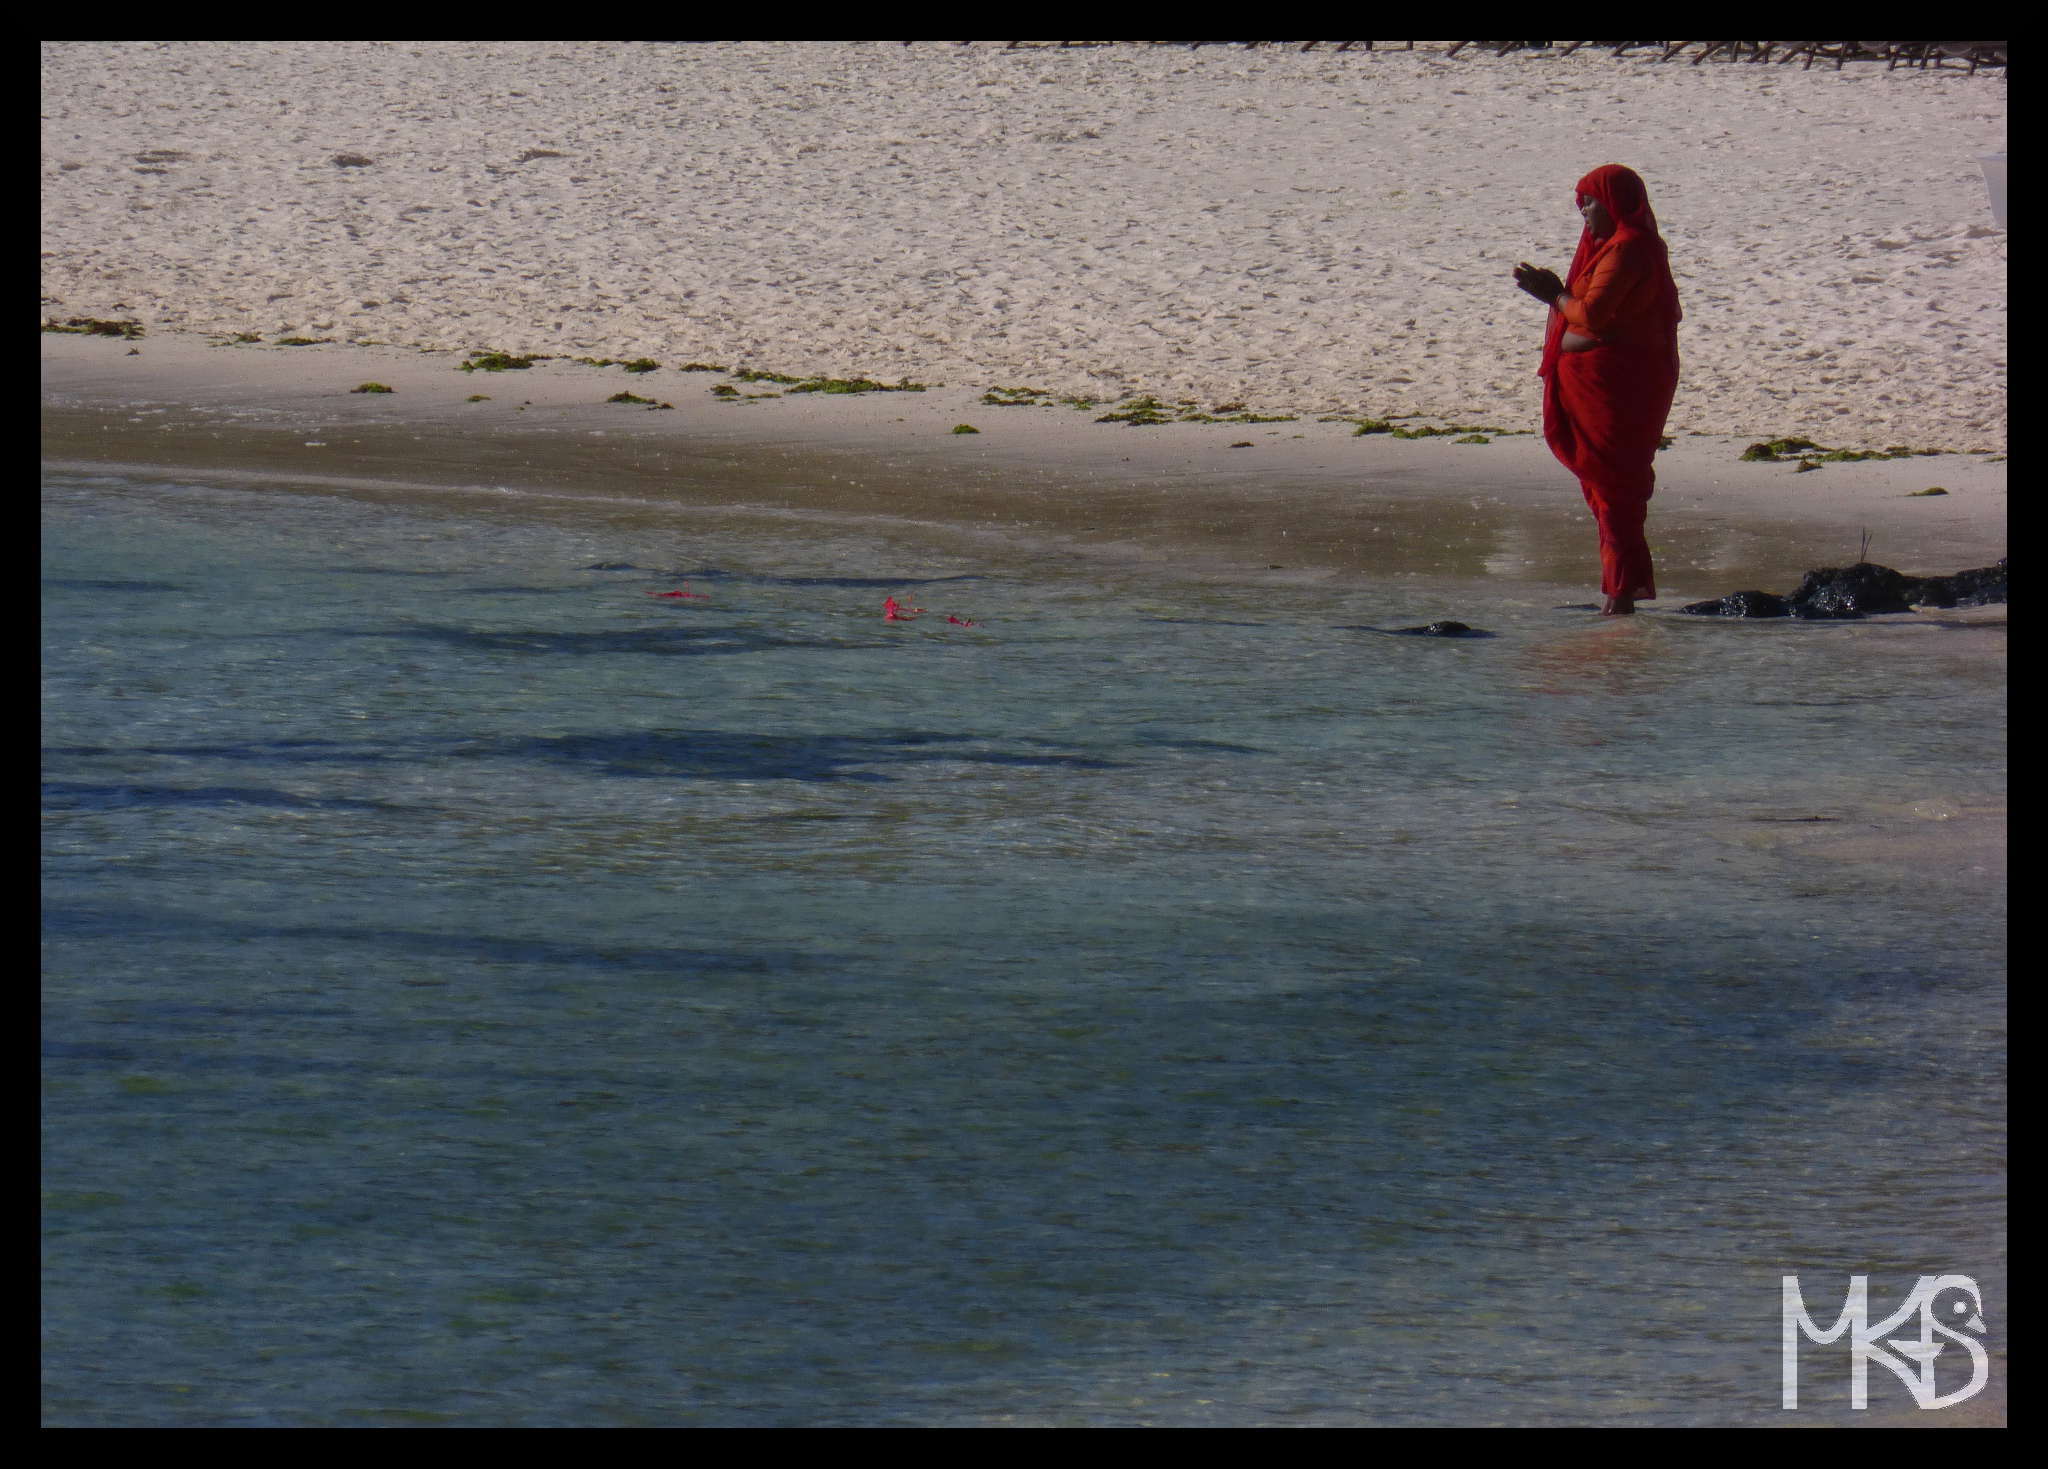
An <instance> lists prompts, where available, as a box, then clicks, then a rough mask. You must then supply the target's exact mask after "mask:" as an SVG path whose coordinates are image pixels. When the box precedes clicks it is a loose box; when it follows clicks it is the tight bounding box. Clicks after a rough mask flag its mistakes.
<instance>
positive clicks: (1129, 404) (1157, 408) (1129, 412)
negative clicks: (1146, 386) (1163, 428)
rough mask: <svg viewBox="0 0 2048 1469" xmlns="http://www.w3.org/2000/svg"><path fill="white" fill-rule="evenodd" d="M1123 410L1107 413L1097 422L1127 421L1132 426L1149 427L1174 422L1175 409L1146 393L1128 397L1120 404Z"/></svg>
mask: <svg viewBox="0 0 2048 1469" xmlns="http://www.w3.org/2000/svg"><path fill="white" fill-rule="evenodd" d="M1120 409H1121V411H1119V412H1115V413H1105V414H1103V415H1101V416H1100V417H1099V418H1097V419H1096V420H1095V421H1096V422H1097V423H1127V424H1129V425H1130V426H1131V427H1132V428H1148V427H1150V426H1151V425H1153V424H1156V423H1172V422H1173V419H1174V414H1173V410H1172V409H1170V408H1168V407H1167V406H1166V405H1165V404H1164V403H1162V402H1160V401H1159V400H1158V399H1157V398H1154V397H1152V396H1151V395H1150V394H1146V395H1144V396H1143V397H1138V398H1126V399H1125V400H1124V401H1123V403H1122V404H1121V405H1120Z"/></svg>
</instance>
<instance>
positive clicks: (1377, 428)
mask: <svg viewBox="0 0 2048 1469" xmlns="http://www.w3.org/2000/svg"><path fill="white" fill-rule="evenodd" d="M1322 421H1323V422H1325V423H1355V424H1357V425H1358V427H1357V428H1355V429H1353V430H1352V431H1351V436H1352V437H1353V438H1358V437H1360V436H1362V435H1365V434H1386V435H1387V436H1388V437H1389V438H1395V439H1445V438H1450V437H1452V436H1453V435H1458V434H1462V435H1464V436H1465V437H1463V438H1460V439H1458V442H1459V443H1461V444H1472V443H1482V444H1483V443H1489V442H1491V438H1490V437H1488V438H1482V437H1480V435H1488V436H1493V435H1512V434H1516V433H1525V432H1527V430H1525V429H1512V428H1493V427H1490V426H1488V425H1486V424H1479V423H1453V424H1447V425H1445V426H1444V427H1442V428H1431V427H1429V426H1428V425H1427V424H1425V425H1423V426H1422V427H1420V428H1407V427H1405V426H1403V425H1401V424H1398V423H1394V422H1391V421H1390V420H1388V419H1384V418H1355V419H1354V418H1331V419H1324V420H1322Z"/></svg>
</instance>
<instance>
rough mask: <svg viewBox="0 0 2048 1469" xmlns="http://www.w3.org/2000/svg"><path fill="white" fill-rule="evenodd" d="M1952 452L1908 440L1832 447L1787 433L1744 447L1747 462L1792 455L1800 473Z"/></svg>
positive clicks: (1776, 460) (1770, 461)
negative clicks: (1877, 446) (1874, 446)
mask: <svg viewBox="0 0 2048 1469" xmlns="http://www.w3.org/2000/svg"><path fill="white" fill-rule="evenodd" d="M1952 452H1954V451H1952V450H1949V449H1914V448H1911V447H1909V446H1907V445H1905V444H1893V445H1891V446H1889V447H1888V448H1883V449H1829V448H1825V447H1823V446H1822V445H1820V444H1816V443H1815V442H1814V441H1813V440H1812V439H1801V438H1792V437H1787V438H1782V439H1765V440H1763V441H1762V442H1760V443H1755V444H1751V445H1750V446H1749V447H1748V448H1746V449H1744V450H1743V451H1742V459H1743V462H1744V463H1745V464H1781V463H1783V462H1785V461H1786V460H1788V459H1796V460H1798V461H1799V468H1798V469H1797V470H1795V471H1793V472H1794V473H1795V474H1797V473H1803V472H1804V471H1806V470H1809V469H1818V468H1820V466H1821V465H1823V464H1850V463H1856V462H1858V461H1861V460H1865V459H1918V458H1923V457H1926V456H1930V455H1937V454H1948V453H1952Z"/></svg>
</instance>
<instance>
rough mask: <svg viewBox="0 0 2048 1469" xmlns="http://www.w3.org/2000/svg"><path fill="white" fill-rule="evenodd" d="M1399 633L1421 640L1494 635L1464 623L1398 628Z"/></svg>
mask: <svg viewBox="0 0 2048 1469" xmlns="http://www.w3.org/2000/svg"><path fill="white" fill-rule="evenodd" d="M1394 631H1395V632H1397V633H1405V634H1408V635H1409V636H1411V637H1421V638H1490V637H1492V636H1493V634H1492V633H1490V632H1488V631H1486V629H1484V628H1480V627H1467V626H1465V624H1464V623H1462V622H1432V623H1431V624H1430V625H1429V626H1428V627H1397V628H1395V629H1394Z"/></svg>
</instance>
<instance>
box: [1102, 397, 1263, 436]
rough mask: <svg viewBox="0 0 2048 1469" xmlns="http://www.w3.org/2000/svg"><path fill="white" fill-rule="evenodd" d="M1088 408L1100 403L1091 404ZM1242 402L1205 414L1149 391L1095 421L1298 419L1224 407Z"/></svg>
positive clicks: (1137, 425) (1140, 423)
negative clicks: (1160, 398) (1231, 410)
mask: <svg viewBox="0 0 2048 1469" xmlns="http://www.w3.org/2000/svg"><path fill="white" fill-rule="evenodd" d="M1089 406H1090V407H1096V406H1099V405H1096V404H1090V405H1089ZM1243 407H1244V405H1243V404H1242V403H1226V404H1223V405H1221V406H1220V407H1219V408H1218V409H1217V411H1216V412H1214V413H1204V412H1202V411H1201V410H1200V409H1199V408H1197V407H1196V406H1195V400H1194V399H1192V398H1182V399H1179V400H1177V401H1176V402H1174V403H1172V404H1166V403H1162V402H1160V401H1159V400H1158V399H1157V398H1155V397H1153V396H1152V395H1151V394H1149V393H1145V394H1140V395H1139V396H1137V397H1132V398H1126V399H1124V400H1123V401H1122V402H1121V403H1119V404H1118V405H1117V407H1116V409H1115V411H1113V412H1110V413H1104V414H1100V415H1098V416H1097V417H1096V420H1095V421H1096V422H1097V423H1127V424H1130V425H1131V426H1132V427H1133V428H1143V427H1147V426H1149V425H1152V424H1159V423H1294V422H1297V421H1298V420H1297V419H1296V417H1295V415H1293V414H1291V413H1279V414H1261V413H1241V412H1240V413H1228V412H1225V411H1224V410H1225V409H1231V408H1237V409H1241V408H1243Z"/></svg>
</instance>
